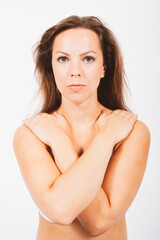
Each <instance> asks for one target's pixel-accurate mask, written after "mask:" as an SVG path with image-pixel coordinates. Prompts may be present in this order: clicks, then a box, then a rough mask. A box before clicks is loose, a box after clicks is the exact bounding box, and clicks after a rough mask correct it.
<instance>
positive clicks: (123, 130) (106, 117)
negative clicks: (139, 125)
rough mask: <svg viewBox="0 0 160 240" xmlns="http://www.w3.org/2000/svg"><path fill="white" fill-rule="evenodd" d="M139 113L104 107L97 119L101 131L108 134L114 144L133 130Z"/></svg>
mask: <svg viewBox="0 0 160 240" xmlns="http://www.w3.org/2000/svg"><path fill="white" fill-rule="evenodd" d="M137 117H138V115H137V114H133V113H131V112H128V111H125V110H120V109H117V110H114V111H113V112H111V113H110V112H108V111H107V110H105V109H103V110H102V113H101V114H100V116H99V117H98V119H97V121H96V125H97V126H98V130H99V132H100V133H104V134H106V135H107V136H108V137H109V139H110V140H111V141H113V144H114V145H115V144H116V143H118V142H120V141H121V140H123V139H124V138H126V137H127V136H128V135H129V133H130V132H131V130H132V128H133V126H134V124H135V122H136V120H137Z"/></svg>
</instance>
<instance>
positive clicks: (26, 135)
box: [13, 125, 46, 148]
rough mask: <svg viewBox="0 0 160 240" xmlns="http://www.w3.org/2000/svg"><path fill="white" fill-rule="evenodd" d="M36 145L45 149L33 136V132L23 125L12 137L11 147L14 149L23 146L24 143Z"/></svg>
mask: <svg viewBox="0 0 160 240" xmlns="http://www.w3.org/2000/svg"><path fill="white" fill-rule="evenodd" d="M33 142H34V143H37V144H38V145H41V147H46V145H45V144H44V143H42V142H41V141H40V140H39V139H38V138H37V137H36V136H35V135H34V134H33V132H32V131H31V130H30V129H29V128H27V127H26V126H25V125H21V126H19V127H18V128H17V129H16V131H15V133H14V135H13V147H14V148H16V147H18V146H20V145H21V144H23V145H25V143H27V144H28V143H30V144H31V143H33ZM30 144H29V145H30Z"/></svg>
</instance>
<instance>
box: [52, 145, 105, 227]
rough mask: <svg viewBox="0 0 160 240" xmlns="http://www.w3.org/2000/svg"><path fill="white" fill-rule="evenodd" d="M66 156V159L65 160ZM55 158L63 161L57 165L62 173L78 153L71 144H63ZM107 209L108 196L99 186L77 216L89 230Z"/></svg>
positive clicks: (76, 157)
mask: <svg viewBox="0 0 160 240" xmlns="http://www.w3.org/2000/svg"><path fill="white" fill-rule="evenodd" d="M66 156H67V160H65V159H66ZM57 158H58V159H57ZM55 159H57V162H61V163H62V162H63V164H59V166H58V167H59V170H60V171H61V173H64V172H65V171H66V170H67V169H68V168H69V167H70V166H71V165H72V164H73V163H74V162H75V161H76V160H77V159H78V155H77V153H76V151H75V150H74V148H73V146H72V145H71V144H64V147H63V151H61V152H59V154H58V155H57V156H56V157H55ZM60 159H61V160H60ZM64 163H65V164H64ZM108 209H109V202H108V198H107V196H106V193H105V192H104V190H103V188H102V187H100V189H99V191H98V193H97V194H96V196H95V198H94V199H93V200H92V202H91V203H90V204H89V205H88V206H87V207H86V209H84V210H83V211H82V212H81V213H80V215H79V216H78V217H77V218H78V220H79V221H80V223H81V224H82V225H83V227H84V228H85V229H86V230H87V231H89V230H90V228H93V226H95V225H96V223H97V222H99V221H100V220H102V218H103V215H104V213H105V212H107V210H108Z"/></svg>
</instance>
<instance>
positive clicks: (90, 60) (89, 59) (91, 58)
mask: <svg viewBox="0 0 160 240" xmlns="http://www.w3.org/2000/svg"><path fill="white" fill-rule="evenodd" d="M94 60H95V58H93V57H85V61H86V62H93V61H94Z"/></svg>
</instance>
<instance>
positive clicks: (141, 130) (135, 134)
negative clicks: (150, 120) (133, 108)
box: [126, 120, 151, 143]
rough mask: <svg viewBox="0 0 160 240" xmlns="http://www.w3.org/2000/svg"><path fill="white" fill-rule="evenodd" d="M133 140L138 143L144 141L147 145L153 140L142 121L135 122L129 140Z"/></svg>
mask: <svg viewBox="0 0 160 240" xmlns="http://www.w3.org/2000/svg"><path fill="white" fill-rule="evenodd" d="M132 138H133V140H137V141H138V142H139V141H142V140H143V141H145V142H146V143H150V138H151V135H150V131H149V128H148V127H147V125H146V124H145V123H144V122H142V121H140V120H137V121H136V122H135V124H134V126H133V129H132V131H131V132H130V134H129V135H128V139H132ZM126 140H127V139H126Z"/></svg>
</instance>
